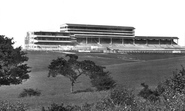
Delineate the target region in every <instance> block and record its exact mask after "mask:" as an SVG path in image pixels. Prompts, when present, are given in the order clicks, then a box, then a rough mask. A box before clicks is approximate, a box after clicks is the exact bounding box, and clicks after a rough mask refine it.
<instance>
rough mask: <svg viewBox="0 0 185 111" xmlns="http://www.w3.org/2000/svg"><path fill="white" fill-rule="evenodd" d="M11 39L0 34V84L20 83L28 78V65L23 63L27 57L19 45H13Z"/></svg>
mask: <svg viewBox="0 0 185 111" xmlns="http://www.w3.org/2000/svg"><path fill="white" fill-rule="evenodd" d="M12 40H13V39H12V38H11V39H10V38H8V37H5V36H4V35H0V85H11V84H20V83H22V82H23V80H27V79H29V75H28V73H29V72H30V70H29V68H30V67H28V66H27V64H26V63H25V61H27V60H28V57H27V56H26V53H25V52H23V51H22V50H21V47H17V48H14V47H13V44H14V42H13V41H12Z"/></svg>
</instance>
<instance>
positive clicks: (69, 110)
mask: <svg viewBox="0 0 185 111" xmlns="http://www.w3.org/2000/svg"><path fill="white" fill-rule="evenodd" d="M42 111H81V108H80V107H79V106H76V105H75V106H71V105H67V106H66V105H64V104H63V103H62V104H61V105H58V104H55V103H53V104H51V106H50V107H48V108H47V109H45V108H44V107H42Z"/></svg>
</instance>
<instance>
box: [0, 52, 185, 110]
mask: <svg viewBox="0 0 185 111" xmlns="http://www.w3.org/2000/svg"><path fill="white" fill-rule="evenodd" d="M77 55H78V56H79V60H85V59H88V60H92V61H94V62H96V63H97V64H99V65H104V66H106V68H107V70H108V71H110V72H111V73H112V77H113V78H114V79H115V80H116V81H117V83H118V84H122V85H127V86H130V87H131V88H135V89H140V88H141V87H140V83H141V82H146V83H147V84H149V85H152V86H155V85H156V84H157V83H158V82H160V81H162V80H164V78H168V77H170V76H171V75H172V71H174V70H175V69H177V68H180V65H184V66H185V56H184V55H179V54H96V53H93V54H88V53H84V54H83V53H79V54H77ZM61 56H62V57H65V54H62V53H56V52H28V57H29V61H28V62H27V63H28V65H29V66H30V67H32V72H31V73H30V79H29V80H28V81H26V82H24V83H23V84H21V85H16V86H14V85H12V86H1V87H0V89H1V91H0V95H1V96H0V99H1V100H5V99H6V100H7V99H9V100H11V101H17V100H18V101H22V102H24V103H28V104H29V105H30V106H31V107H33V108H35V107H36V108H38V107H41V106H47V105H49V104H51V103H53V102H56V103H61V102H64V103H69V104H81V103H84V102H94V101H97V100H98V99H99V98H102V97H103V96H106V94H107V92H106V91H102V92H82V93H77V94H70V89H69V88H70V82H69V80H68V79H66V78H64V77H62V76H59V77H56V78H48V77H47V73H48V69H47V67H48V65H49V63H50V62H51V60H52V59H56V58H57V57H61ZM90 87H91V85H90V82H89V79H88V78H87V77H86V76H82V77H80V78H79V80H78V82H77V84H75V88H74V90H76V91H79V90H83V89H86V88H90ZM24 88H34V89H36V88H37V89H39V90H41V93H42V94H41V96H40V97H27V98H18V95H19V93H20V92H21V91H22V90H23V89H24Z"/></svg>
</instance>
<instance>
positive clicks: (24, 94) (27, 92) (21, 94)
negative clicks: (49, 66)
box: [19, 88, 41, 97]
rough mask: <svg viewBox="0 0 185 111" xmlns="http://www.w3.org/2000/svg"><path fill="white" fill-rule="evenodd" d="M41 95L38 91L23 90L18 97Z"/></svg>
mask: <svg viewBox="0 0 185 111" xmlns="http://www.w3.org/2000/svg"><path fill="white" fill-rule="evenodd" d="M40 95H41V91H40V90H38V89H32V88H29V89H24V90H23V91H22V92H21V93H20V94H19V97H27V96H29V97H30V96H40Z"/></svg>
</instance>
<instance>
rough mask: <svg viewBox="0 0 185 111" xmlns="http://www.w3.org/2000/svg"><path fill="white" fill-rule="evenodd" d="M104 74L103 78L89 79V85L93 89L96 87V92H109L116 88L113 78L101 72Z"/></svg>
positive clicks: (107, 73)
mask: <svg viewBox="0 0 185 111" xmlns="http://www.w3.org/2000/svg"><path fill="white" fill-rule="evenodd" d="M102 73H106V74H104V75H103V76H96V77H94V78H92V79H91V83H92V86H93V87H96V89H97V90H98V91H101V90H109V89H112V88H114V87H115V86H116V82H115V81H114V80H113V78H112V77H111V76H110V75H109V72H102Z"/></svg>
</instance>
